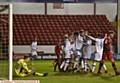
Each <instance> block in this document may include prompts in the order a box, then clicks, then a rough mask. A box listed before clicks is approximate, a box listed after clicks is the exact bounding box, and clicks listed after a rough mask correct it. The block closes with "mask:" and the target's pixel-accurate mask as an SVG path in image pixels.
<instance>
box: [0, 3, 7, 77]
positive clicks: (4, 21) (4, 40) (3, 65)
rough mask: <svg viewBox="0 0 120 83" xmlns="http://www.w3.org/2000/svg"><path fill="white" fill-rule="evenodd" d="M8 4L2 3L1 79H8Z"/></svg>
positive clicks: (0, 15)
mask: <svg viewBox="0 0 120 83" xmlns="http://www.w3.org/2000/svg"><path fill="white" fill-rule="evenodd" d="M8 8H9V6H8V4H0V79H8V69H9V64H8V61H9V60H8V59H9V57H8V55H9V53H8V49H9V13H8Z"/></svg>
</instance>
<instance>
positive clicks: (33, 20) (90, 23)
mask: <svg viewBox="0 0 120 83" xmlns="http://www.w3.org/2000/svg"><path fill="white" fill-rule="evenodd" d="M0 17H4V18H7V17H8V15H6V14H0ZM13 19H14V24H13V26H14V27H13V28H14V30H13V32H14V45H30V44H31V42H32V41H33V39H34V37H38V44H39V45H54V44H56V43H57V42H58V39H63V37H64V34H65V33H69V34H70V33H72V32H75V31H80V30H81V29H84V30H87V31H89V33H90V34H91V35H92V36H95V34H96V33H98V32H101V33H106V32H107V31H108V30H113V31H115V32H116V31H117V30H116V28H115V27H114V26H113V25H112V23H111V22H109V20H108V19H107V17H106V16H105V15H23V14H14V16H13ZM7 26H8V24H6V23H2V24H0V27H2V29H4V31H5V32H8V29H7V28H6V27H7ZM3 36H5V38H4V40H2V41H3V43H8V42H4V41H6V40H7V41H8V34H6V35H3ZM115 42H117V38H115Z"/></svg>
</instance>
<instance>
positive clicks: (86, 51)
mask: <svg viewBox="0 0 120 83" xmlns="http://www.w3.org/2000/svg"><path fill="white" fill-rule="evenodd" d="M91 54H92V51H91V46H86V47H84V48H83V58H85V59H90V58H91Z"/></svg>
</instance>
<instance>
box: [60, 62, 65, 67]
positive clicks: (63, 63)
mask: <svg viewBox="0 0 120 83" xmlns="http://www.w3.org/2000/svg"><path fill="white" fill-rule="evenodd" d="M64 65H65V61H63V62H62V64H61V65H60V69H62V68H63V66H64Z"/></svg>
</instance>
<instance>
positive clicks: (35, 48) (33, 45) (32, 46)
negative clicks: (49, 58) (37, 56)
mask: <svg viewBox="0 0 120 83" xmlns="http://www.w3.org/2000/svg"><path fill="white" fill-rule="evenodd" d="M31 49H32V50H37V42H32V45H31Z"/></svg>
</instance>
